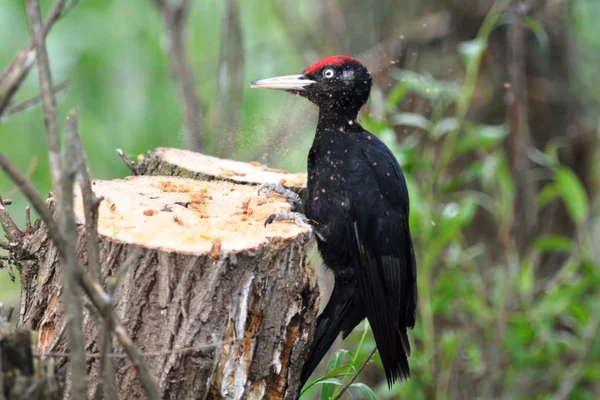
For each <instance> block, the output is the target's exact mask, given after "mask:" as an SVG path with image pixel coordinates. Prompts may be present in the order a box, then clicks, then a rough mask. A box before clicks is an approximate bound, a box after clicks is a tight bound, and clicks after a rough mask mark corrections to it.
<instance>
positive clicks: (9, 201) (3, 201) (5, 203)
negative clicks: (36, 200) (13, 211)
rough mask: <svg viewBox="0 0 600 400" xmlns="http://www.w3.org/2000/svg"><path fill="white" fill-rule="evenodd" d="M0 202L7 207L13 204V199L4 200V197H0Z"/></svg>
mask: <svg viewBox="0 0 600 400" xmlns="http://www.w3.org/2000/svg"><path fill="white" fill-rule="evenodd" d="M0 201H1V202H2V203H4V205H5V206H10V205H11V204H12V200H11V199H3V198H2V196H0Z"/></svg>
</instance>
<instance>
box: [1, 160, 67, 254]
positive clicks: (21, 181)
mask: <svg viewBox="0 0 600 400" xmlns="http://www.w3.org/2000/svg"><path fill="white" fill-rule="evenodd" d="M0 168H2V170H3V171H4V173H5V174H6V175H8V176H9V178H11V179H12V181H13V182H14V183H15V184H16V185H17V186H18V187H19V189H20V190H21V192H22V193H23V194H24V195H25V197H27V199H28V200H29V202H30V203H31V204H32V205H33V208H34V209H35V210H36V211H37V213H38V214H39V216H40V218H41V219H42V221H44V223H45V224H46V227H47V228H48V233H49V235H50V237H51V238H53V239H54V240H55V244H56V246H57V247H58V248H59V249H61V250H62V249H64V240H63V239H62V235H61V233H60V230H59V229H58V225H57V223H56V221H55V220H54V218H53V217H52V214H51V213H50V210H49V209H48V206H46V203H45V202H44V200H42V197H41V196H40V194H39V193H38V192H37V190H36V189H35V187H33V185H32V184H31V182H29V181H28V180H27V179H26V178H25V177H24V176H23V175H22V174H21V173H20V172H19V170H18V169H17V168H16V167H15V165H14V164H13V163H12V162H11V161H10V159H9V158H8V157H7V156H6V155H5V154H4V153H0Z"/></svg>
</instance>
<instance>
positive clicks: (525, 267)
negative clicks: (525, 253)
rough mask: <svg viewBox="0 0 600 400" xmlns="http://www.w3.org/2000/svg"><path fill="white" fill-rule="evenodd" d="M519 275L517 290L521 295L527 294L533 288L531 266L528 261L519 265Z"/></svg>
mask: <svg viewBox="0 0 600 400" xmlns="http://www.w3.org/2000/svg"><path fill="white" fill-rule="evenodd" d="M519 275H520V276H519V289H520V291H521V293H522V294H527V293H529V292H530V290H531V288H532V287H533V282H534V278H535V276H534V271H533V265H532V264H531V262H530V261H529V260H527V261H523V262H522V263H521V268H519Z"/></svg>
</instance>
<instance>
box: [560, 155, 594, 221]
mask: <svg viewBox="0 0 600 400" xmlns="http://www.w3.org/2000/svg"><path fill="white" fill-rule="evenodd" d="M554 177H555V179H556V184H557V189H558V191H559V193H560V196H561V197H562V199H563V201H564V202H565V206H566V207H567V211H568V212H569V215H570V216H571V219H572V220H573V221H574V222H576V223H581V222H583V220H584V219H585V216H586V215H587V212H588V209H589V202H588V197H587V194H586V193H585V190H584V188H583V185H582V184H581V182H580V181H579V179H578V178H577V176H576V175H575V173H574V172H573V171H572V170H570V169H569V168H567V167H558V168H556V170H555V171H554Z"/></svg>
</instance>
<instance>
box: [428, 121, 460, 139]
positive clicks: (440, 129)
mask: <svg viewBox="0 0 600 400" xmlns="http://www.w3.org/2000/svg"><path fill="white" fill-rule="evenodd" d="M455 129H458V120H457V119H456V118H454V117H448V118H442V119H441V120H439V121H438V122H437V123H436V124H435V125H434V127H433V128H432V129H431V134H432V135H433V137H434V138H436V139H439V138H441V137H442V136H444V135H445V134H447V133H448V132H451V131H453V130H455Z"/></svg>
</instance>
